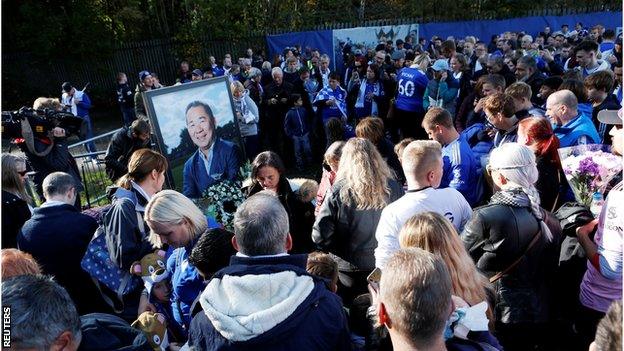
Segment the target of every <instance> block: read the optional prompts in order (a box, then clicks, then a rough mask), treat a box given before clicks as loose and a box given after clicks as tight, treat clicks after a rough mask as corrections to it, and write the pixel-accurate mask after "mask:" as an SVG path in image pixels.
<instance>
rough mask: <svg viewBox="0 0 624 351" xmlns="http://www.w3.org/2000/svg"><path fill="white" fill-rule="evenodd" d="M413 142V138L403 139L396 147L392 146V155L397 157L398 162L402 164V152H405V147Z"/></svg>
mask: <svg viewBox="0 0 624 351" xmlns="http://www.w3.org/2000/svg"><path fill="white" fill-rule="evenodd" d="M414 140H415V139H414V138H405V139H403V140H401V141H399V142H398V143H397V144H396V145H394V153H395V154H396V155H397V157H398V159H399V162H402V160H403V151H404V150H405V148H406V147H407V145H409V144H410V143H411V142H412V141H414Z"/></svg>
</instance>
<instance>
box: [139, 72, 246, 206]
mask: <svg viewBox="0 0 624 351" xmlns="http://www.w3.org/2000/svg"><path fill="white" fill-rule="evenodd" d="M229 86H230V83H229V80H228V78H227V77H219V78H213V79H206V80H201V81H196V82H191V83H186V84H182V85H178V86H172V87H166V88H162V89H156V90H153V91H148V92H145V93H144V94H145V105H146V110H147V113H148V116H149V118H150V124H151V125H152V127H153V128H152V130H153V131H154V135H155V141H156V143H157V147H158V149H159V151H160V152H161V153H162V154H163V155H164V156H165V157H167V160H168V161H169V165H170V166H171V167H170V170H168V171H167V179H166V182H167V187H168V188H171V189H176V190H177V191H179V192H181V193H184V195H186V196H188V197H190V198H201V197H203V195H204V192H205V191H206V189H208V188H210V187H211V186H213V185H215V184H218V183H219V182H221V181H225V180H230V181H236V180H238V179H237V177H238V173H239V169H240V167H241V166H242V162H244V160H245V157H244V155H245V149H244V145H243V141H242V139H241V136H240V130H239V128H238V123H237V120H236V115H235V113H234V103H233V100H232V95H231V93H230V90H229Z"/></svg>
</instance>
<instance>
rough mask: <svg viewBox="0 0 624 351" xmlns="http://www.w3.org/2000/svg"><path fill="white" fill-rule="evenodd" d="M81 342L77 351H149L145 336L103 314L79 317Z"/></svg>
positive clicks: (126, 324) (125, 323) (122, 322)
mask: <svg viewBox="0 0 624 351" xmlns="http://www.w3.org/2000/svg"><path fill="white" fill-rule="evenodd" d="M80 331H81V333H82V341H81V342H80V346H79V347H78V351H114V350H124V351H151V350H153V349H152V347H151V346H150V344H149V342H148V341H147V337H146V335H145V334H144V333H143V332H142V331H140V330H139V329H135V328H132V327H131V326H130V325H129V324H128V322H126V321H124V320H123V319H121V318H119V317H117V316H113V315H110V314H104V313H91V314H87V315H84V316H82V317H80Z"/></svg>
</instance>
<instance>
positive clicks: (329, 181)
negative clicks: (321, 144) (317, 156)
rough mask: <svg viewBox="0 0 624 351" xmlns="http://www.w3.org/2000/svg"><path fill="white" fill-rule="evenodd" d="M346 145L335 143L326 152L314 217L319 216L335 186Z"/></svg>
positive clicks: (339, 142) (342, 142)
mask: <svg viewBox="0 0 624 351" xmlns="http://www.w3.org/2000/svg"><path fill="white" fill-rule="evenodd" d="M344 144H345V142H344V141H334V142H333V143H332V144H331V145H329V147H328V148H327V151H325V156H324V159H323V176H322V177H321V183H320V184H319V188H318V192H317V194H316V208H315V209H314V216H317V215H318V213H319V211H320V210H321V205H323V201H324V200H325V195H326V194H327V191H329V189H331V187H332V185H334V180H336V174H337V173H338V164H339V163H340V156H341V155H342V148H343V147H344Z"/></svg>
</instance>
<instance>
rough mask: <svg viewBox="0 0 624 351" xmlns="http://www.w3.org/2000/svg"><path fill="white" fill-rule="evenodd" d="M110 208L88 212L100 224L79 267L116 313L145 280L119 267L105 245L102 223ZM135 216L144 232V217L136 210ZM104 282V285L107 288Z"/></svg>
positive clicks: (120, 311) (105, 207) (121, 310)
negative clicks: (89, 277)
mask: <svg viewBox="0 0 624 351" xmlns="http://www.w3.org/2000/svg"><path fill="white" fill-rule="evenodd" d="M111 207H112V206H111V205H108V206H104V207H101V208H99V209H98V210H91V211H90V212H88V213H86V214H87V215H89V216H91V217H93V218H95V219H96V221H97V222H98V224H99V226H98V228H97V229H96V231H95V233H94V235H93V238H92V239H91V242H90V243H89V245H88V246H87V251H86V252H85V255H84V257H83V258H82V261H81V262H80V266H81V267H82V269H83V270H84V271H85V272H87V273H89V275H90V276H91V278H92V279H93V282H94V283H95V286H96V287H97V288H98V290H99V291H100V294H101V295H102V298H103V299H104V301H105V302H106V303H107V304H108V305H109V306H111V308H112V309H113V310H114V311H115V312H116V313H122V312H123V310H124V304H123V296H124V295H127V294H129V293H130V292H132V291H135V290H137V289H139V288H140V287H141V286H142V280H141V278H140V277H137V276H134V275H132V274H131V273H130V272H129V271H125V270H122V269H120V268H119V267H118V266H117V264H115V262H113V260H111V256H110V253H109V250H108V248H107V244H106V228H105V226H104V223H103V219H104V216H105V215H106V213H107V212H108V211H109V210H110V209H111ZM136 215H137V221H138V225H139V230H140V231H141V232H142V233H145V227H144V223H143V218H141V214H140V213H139V212H136ZM102 285H103V286H104V287H105V288H104V289H103V287H102ZM107 289H108V290H109V291H110V292H112V295H113V296H110V295H111V294H110V293H108V294H107V291H106V290H107ZM103 290H104V291H103ZM111 297H113V298H114V299H116V301H113V298H111Z"/></svg>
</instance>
